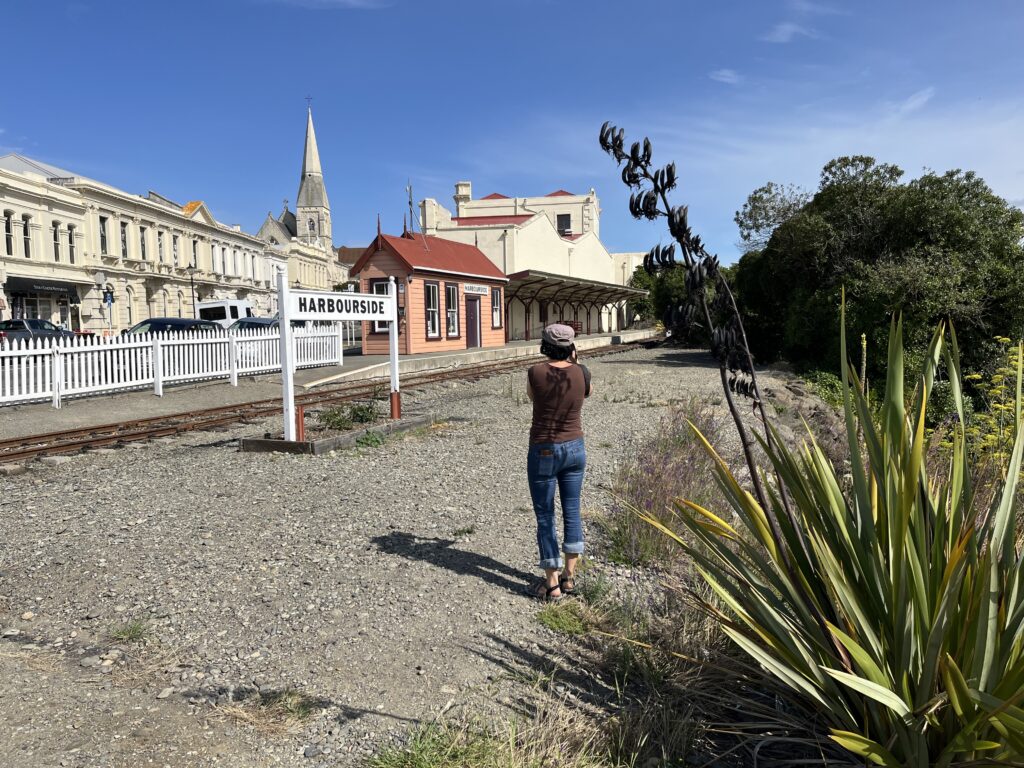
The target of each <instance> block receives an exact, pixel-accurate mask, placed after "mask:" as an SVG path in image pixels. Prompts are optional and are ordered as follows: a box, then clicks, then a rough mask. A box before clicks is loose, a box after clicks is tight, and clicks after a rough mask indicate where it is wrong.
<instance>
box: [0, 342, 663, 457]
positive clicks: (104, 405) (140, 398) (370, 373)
mask: <svg viewBox="0 0 1024 768" xmlns="http://www.w3.org/2000/svg"><path fill="white" fill-rule="evenodd" d="M655 335H656V331H654V330H653V329H651V330H640V331H622V332H616V333H605V334H593V335H589V336H581V337H579V338H577V340H576V347H577V349H579V350H580V352H581V354H582V356H583V357H584V358H585V357H586V351H587V350H588V349H596V348H598V347H606V346H609V345H611V344H628V343H630V342H635V341H643V340H644V339H648V338H652V337H653V336H655ZM539 347H540V342H539V341H538V340H534V341H514V342H511V343H510V344H508V345H506V346H504V347H495V348H491V349H474V350H466V351H463V352H451V353H446V354H441V355H432V354H423V355H406V356H404V357H402V358H401V359H400V360H399V375H400V376H402V375H409V374H413V373H421V372H424V371H433V370H446V369H455V368H458V367H460V366H463V365H472V364H474V363H482V362H491V361H497V360H511V359H514V358H517V357H529V356H531V355H536V354H538V351H539ZM389 374H390V370H389V362H388V358H387V357H386V356H383V355H381V356H377V355H373V356H363V355H362V354H360V352H359V348H358V347H353V348H350V349H346V350H345V354H344V360H343V364H342V365H340V366H327V367H322V368H306V369H302V370H299V371H296V373H295V385H296V389H297V390H300V391H310V390H312V389H314V388H316V387H318V386H324V385H329V384H342V383H346V382H349V381H362V380H366V379H374V378H381V377H385V376H388V375H389ZM279 397H281V376H280V374H266V375H260V376H246V377H240V378H239V381H238V386H237V387H232V386H231V385H230V384H228V383H227V382H226V381H225V380H223V379H218V380H216V381H205V382H198V383H191V384H178V385H168V386H166V387H165V388H164V394H163V397H157V396H155V395H154V394H153V390H152V388H149V389H140V390H130V391H124V392H114V393H110V394H103V395H95V396H91V397H80V398H69V399H67V400H65V401H64V404H63V407H61V408H60V409H57V408H54V407H53V406H52V405H50V403H26V404H21V405H10V406H4V407H2V408H0V438H14V437H23V436H26V435H37V434H42V433H45V432H57V431H59V430H65V429H79V428H84V427H89V426H96V425H101V424H111V423H114V422H121V421H129V420H132V419H144V418H149V417H154V416H165V415H170V414H175V413H183V412H187V411H196V410H201V409H203V408H215V407H219V406H224V405H235V404H238V403H246V402H251V401H253V400H262V399H266V398H279Z"/></svg>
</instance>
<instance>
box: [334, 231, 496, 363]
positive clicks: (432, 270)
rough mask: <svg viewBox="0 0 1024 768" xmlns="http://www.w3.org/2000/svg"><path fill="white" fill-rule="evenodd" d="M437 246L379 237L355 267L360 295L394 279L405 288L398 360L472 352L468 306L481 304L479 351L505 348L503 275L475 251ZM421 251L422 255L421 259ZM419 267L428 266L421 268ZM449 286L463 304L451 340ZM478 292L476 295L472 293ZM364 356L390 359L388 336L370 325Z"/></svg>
mask: <svg viewBox="0 0 1024 768" xmlns="http://www.w3.org/2000/svg"><path fill="white" fill-rule="evenodd" d="M436 240H438V239H437V238H433V237H429V236H428V237H427V238H426V239H422V236H421V235H416V236H415V241H412V238H410V237H408V236H406V237H404V238H402V240H401V241H399V238H394V237H391V236H388V235H382V236H378V238H377V239H375V240H374V242H373V243H372V244H371V245H370V247H369V248H367V249H366V251H365V252H364V253H363V255H362V256H361V257H360V258H359V260H358V261H357V262H356V264H355V265H354V267H353V272H355V273H357V274H358V276H359V290H360V291H361V292H364V293H373V292H374V286H375V285H380V284H384V285H386V284H387V281H388V278H389V277H394V278H395V284H396V286H404V291H402V290H401V289H399V294H398V306H399V312H400V314H402V319H401V320H400V322H399V335H398V352H399V354H402V355H415V354H421V353H443V352H454V351H458V350H463V349H468V348H470V347H469V341H470V334H469V333H467V331H468V328H467V304H468V302H470V301H473V302H477V303H478V304H479V310H480V311H479V344H478V348H486V347H500V346H502V345H504V343H505V327H504V326H505V311H504V302H505V282H506V281H505V280H504V275H502V274H501V271H500V270H499V269H498V268H497V267H495V266H494V265H493V264H492V263H491V262H490V261H489V260H488V259H487V257H486V256H484V255H483V254H482V253H481V252H480V251H479V250H478V249H477V248H475V247H474V246H467V245H464V244H461V243H451V241H441V242H440V243H434V241H436ZM395 241H399V242H397V246H398V248H396V247H394V246H395V245H396V243H395ZM408 241H412V242H408ZM431 244H433V245H434V247H433V248H431ZM399 249H401V250H399ZM419 249H422V251H423V253H422V255H421V254H420V253H419V252H418V251H419ZM418 261H422V262H423V263H425V264H426V265H427V266H426V267H423V266H421V265H420V264H419V263H417V262H418ZM448 262H450V263H451V265H452V267H453V270H452V271H447V270H446V269H445V266H446V263H448ZM469 270H472V272H469ZM467 272H468V273H469V274H466V273H467ZM429 285H436V287H437V298H438V307H437V315H436V317H437V321H436V325H437V331H438V333H437V334H436V335H430V334H428V324H427V300H426V295H427V290H428V286H429ZM467 285H469V286H471V289H470V290H471V292H470V293H467V292H466V286H467ZM449 286H453V287H454V288H455V293H456V300H457V302H458V327H457V328H455V329H453V332H452V333H450V334H449V332H448V330H449V329H448V322H447V321H448V306H447V299H448V297H449V294H450V293H451V291H450V289H449V290H446V288H447V287H449ZM482 288H486V293H479V291H480V290H481V289H482ZM474 289H475V291H476V292H473V291H474ZM495 289H497V291H498V302H499V306H500V307H501V312H500V317H499V318H495V317H494V315H493V312H492V301H493V299H492V297H493V295H494V291H495ZM378 290H385V289H383V288H380V289H378ZM403 309H404V313H402V310H403ZM495 319H498V320H499V323H500V324H499V325H498V326H497V327H495V325H494V320H495ZM381 331H384V329H383V328H382V329H381ZM363 354H364V355H386V354H388V334H387V332H386V331H384V332H380V333H377V332H375V331H374V328H373V327H372V324H371V323H363Z"/></svg>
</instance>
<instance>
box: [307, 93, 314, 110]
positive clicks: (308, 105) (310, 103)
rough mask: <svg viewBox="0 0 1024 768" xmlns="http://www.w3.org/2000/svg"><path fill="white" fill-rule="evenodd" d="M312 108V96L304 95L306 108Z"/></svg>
mask: <svg viewBox="0 0 1024 768" xmlns="http://www.w3.org/2000/svg"><path fill="white" fill-rule="evenodd" d="M312 108H313V97H312V96H307V97H306V109H312Z"/></svg>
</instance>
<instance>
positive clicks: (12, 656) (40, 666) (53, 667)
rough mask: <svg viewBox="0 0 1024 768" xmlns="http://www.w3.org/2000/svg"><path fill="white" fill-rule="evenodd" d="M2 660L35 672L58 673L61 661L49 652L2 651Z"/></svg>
mask: <svg viewBox="0 0 1024 768" xmlns="http://www.w3.org/2000/svg"><path fill="white" fill-rule="evenodd" d="M0 659H4V660H6V661H13V662H17V663H19V664H21V665H22V666H24V667H25V668H26V669H30V670H32V671H33V672H56V671H57V670H58V669H59V668H60V659H59V658H58V657H57V655H56V654H53V653H50V652H49V651H42V650H38V651H25V650H20V649H19V650H16V651H15V650H0Z"/></svg>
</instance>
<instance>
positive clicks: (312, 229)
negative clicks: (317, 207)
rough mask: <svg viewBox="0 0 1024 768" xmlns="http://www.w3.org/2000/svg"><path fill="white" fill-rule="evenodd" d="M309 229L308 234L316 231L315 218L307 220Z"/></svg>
mask: <svg viewBox="0 0 1024 768" xmlns="http://www.w3.org/2000/svg"><path fill="white" fill-rule="evenodd" d="M309 231H310V234H313V233H315V232H316V220H315V219H310V220H309Z"/></svg>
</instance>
